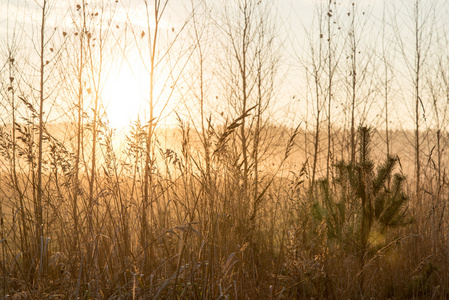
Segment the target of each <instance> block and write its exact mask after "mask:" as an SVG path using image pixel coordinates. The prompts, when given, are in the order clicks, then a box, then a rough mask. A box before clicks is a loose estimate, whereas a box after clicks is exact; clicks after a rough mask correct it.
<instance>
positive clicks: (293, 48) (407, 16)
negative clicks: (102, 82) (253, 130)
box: [0, 0, 449, 125]
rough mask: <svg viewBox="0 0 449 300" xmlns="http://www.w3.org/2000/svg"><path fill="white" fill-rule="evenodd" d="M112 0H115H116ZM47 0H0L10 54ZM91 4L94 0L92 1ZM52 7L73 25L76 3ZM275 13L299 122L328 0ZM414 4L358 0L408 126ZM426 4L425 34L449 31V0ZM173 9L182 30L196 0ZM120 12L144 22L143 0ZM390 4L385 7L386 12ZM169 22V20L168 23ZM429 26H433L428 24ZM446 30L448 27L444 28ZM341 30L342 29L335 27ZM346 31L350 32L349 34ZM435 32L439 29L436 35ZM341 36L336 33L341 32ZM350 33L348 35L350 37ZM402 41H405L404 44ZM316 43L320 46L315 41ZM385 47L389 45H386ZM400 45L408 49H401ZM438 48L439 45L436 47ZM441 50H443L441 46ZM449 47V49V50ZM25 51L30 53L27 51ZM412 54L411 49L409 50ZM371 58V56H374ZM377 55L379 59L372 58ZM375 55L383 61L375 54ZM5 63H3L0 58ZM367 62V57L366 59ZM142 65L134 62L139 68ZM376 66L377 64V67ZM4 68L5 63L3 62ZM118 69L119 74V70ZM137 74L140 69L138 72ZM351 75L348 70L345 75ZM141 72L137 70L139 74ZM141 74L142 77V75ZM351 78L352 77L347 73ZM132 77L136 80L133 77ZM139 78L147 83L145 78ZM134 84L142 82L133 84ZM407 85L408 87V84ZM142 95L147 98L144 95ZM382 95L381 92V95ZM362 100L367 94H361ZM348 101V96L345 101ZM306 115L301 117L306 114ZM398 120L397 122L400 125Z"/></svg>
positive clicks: (366, 35)
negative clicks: (390, 70)
mask: <svg viewBox="0 0 449 300" xmlns="http://www.w3.org/2000/svg"><path fill="white" fill-rule="evenodd" d="M105 1H109V0H105ZM111 1H112V0H111ZM262 1H265V0H262ZM41 2H42V1H34V0H28V1H26V0H0V47H1V48H0V51H2V52H3V53H6V52H5V50H6V45H7V43H6V41H7V39H8V38H7V28H8V27H9V29H8V30H9V32H8V34H9V36H10V37H11V35H12V33H13V32H15V33H16V34H18V35H19V36H20V39H21V40H28V42H30V41H32V40H36V39H37V38H38V30H37V29H36V28H37V27H32V26H31V25H32V24H38V23H39V20H40V18H41V16H40V14H39V9H38V6H37V5H36V3H41ZM87 2H89V1H87ZM50 3H51V4H52V5H51V14H50V17H49V20H48V23H49V24H48V26H49V27H54V26H55V27H56V26H57V27H63V28H64V27H70V26H71V19H70V17H69V14H68V9H67V7H68V5H69V4H70V5H71V6H72V9H74V7H75V5H76V4H77V1H64V0H58V1H50ZM210 3H212V4H213V7H214V9H216V10H220V8H221V4H220V3H223V2H221V1H212V2H210ZM272 3H273V8H274V9H273V15H274V16H275V18H276V22H278V24H277V26H278V30H279V31H278V34H279V40H280V41H282V43H283V45H284V47H283V53H282V56H283V57H282V67H281V68H280V72H281V74H280V76H281V78H282V89H281V92H280V94H279V98H281V100H279V101H278V103H279V111H280V112H281V113H280V116H281V118H288V119H290V120H292V121H293V122H297V118H298V116H300V118H301V117H304V118H305V117H307V116H310V111H309V110H307V109H305V107H306V104H307V103H309V104H310V103H311V101H312V100H313V99H312V98H311V95H310V93H309V91H308V89H310V86H308V85H307V83H308V80H307V78H306V73H307V72H306V69H307V67H308V66H310V59H311V57H310V46H311V43H317V42H319V39H320V34H319V31H318V27H317V24H318V21H319V18H318V13H317V11H318V9H319V7H320V5H323V7H324V6H325V5H327V1H324V0H322V1H320V0H274V1H273V2H272ZM413 3H414V1H412V0H391V1H385V0H359V1H357V7H358V12H359V14H358V17H357V20H356V23H357V24H356V29H355V30H356V35H357V36H358V38H359V41H360V49H361V56H362V57H363V54H365V56H366V54H367V53H370V52H372V51H373V50H374V49H376V50H379V48H380V47H381V46H382V43H381V33H382V24H386V25H387V27H386V31H385V34H386V37H385V40H384V41H385V43H386V47H389V51H390V53H391V55H392V59H393V58H394V64H395V66H394V67H395V69H396V73H395V74H396V78H395V80H396V83H395V84H396V85H395V86H394V89H393V91H392V94H393V95H395V96H396V97H397V99H401V100H400V101H399V100H398V101H397V103H395V104H394V109H395V111H394V113H396V120H397V121H398V124H402V125H403V124H405V123H407V121H406V120H405V119H406V118H411V117H412V115H413V110H412V109H410V107H411V106H408V105H406V102H405V100H404V99H407V98H410V97H411V95H410V93H411V92H412V91H413V89H411V88H410V84H411V83H412V80H411V79H412V78H411V77H410V68H409V67H407V63H410V62H412V61H413V56H411V55H409V54H408V53H406V52H407V51H412V50H413V28H412V26H413V22H412V21H413V20H412V16H413ZM422 3H423V7H424V8H426V6H427V4H429V3H435V5H436V9H435V12H436V14H437V15H436V17H435V19H436V20H434V21H435V24H436V25H434V27H433V29H432V30H433V31H432V30H428V31H426V30H424V31H423V34H424V35H431V34H434V35H435V36H436V35H437V34H438V33H440V32H443V31H444V30H447V23H448V21H447V20H449V18H447V13H446V14H445V13H444V12H449V10H448V6H449V4H448V2H446V1H445V0H425V1H422ZM169 5H170V8H169V10H168V11H167V14H166V15H165V16H164V17H165V18H164V21H163V24H162V25H163V26H164V24H165V27H166V28H167V31H168V29H169V28H171V27H173V28H176V29H178V28H179V27H181V24H182V22H183V19H184V18H185V16H186V11H188V10H189V8H190V7H191V2H190V1H188V0H171V1H170V2H169ZM117 7H118V10H117V12H116V19H115V20H116V22H118V24H119V23H120V22H122V23H126V21H127V20H126V14H125V10H124V9H123V7H126V12H127V13H128V14H129V16H130V21H131V22H132V23H133V24H134V25H141V26H144V25H145V12H144V9H143V7H144V6H143V0H124V1H121V2H120V4H119V5H118V6H117ZM384 7H385V10H384ZM350 10H351V1H349V0H345V1H338V4H337V13H336V12H332V13H335V14H338V18H335V19H336V20H338V23H335V28H337V27H338V28H339V30H340V28H341V32H343V33H341V32H339V33H338V34H340V35H339V37H338V38H339V40H340V42H339V43H341V44H340V46H339V47H340V48H338V49H337V50H338V51H339V52H338V53H339V54H338V55H339V58H338V59H341V61H340V64H341V66H342V69H344V68H345V66H346V65H347V64H348V63H347V62H345V59H344V58H345V56H347V55H346V54H345V53H347V50H344V47H347V44H346V46H345V43H346V42H345V41H344V39H346V38H347V34H346V33H347V32H348V24H349V23H350V22H349V21H350V17H349V15H348V16H347V14H348V13H349V12H350ZM383 13H385V15H386V20H385V21H383ZM433 17H434V16H433V15H432V16H430V15H429V16H427V18H429V20H421V21H422V22H424V23H425V22H430V21H431V20H430V19H432V18H433ZM164 22H166V23H164ZM429 28H430V27H429ZM442 28H445V29H444V30H443V29H442ZM14 29H15V30H14ZM336 32H337V31H336ZM345 32H346V33H345ZM432 32H434V33H432ZM336 34H337V33H336ZM345 34H346V35H345ZM398 41H400V42H401V43H402V44H399V43H398ZM315 46H316V44H315ZM384 46H385V45H384ZM400 46H402V47H403V48H402V49H400ZM427 46H429V49H430V51H429V53H430V56H432V55H434V53H433V51H434V50H433V46H432V45H427ZM27 47H29V48H28V51H30V53H31V52H32V51H33V46H32V45H31V44H28V46H27ZM435 49H436V48H435ZM440 49H441V48H440ZM446 50H447V49H446ZM25 52H26V51H25ZM410 53H412V52H410ZM370 59H371V58H370ZM373 59H374V58H373ZM375 59H378V57H376V58H375ZM0 63H1V62H0ZM362 63H363V61H362ZM136 65H137V64H134V66H136ZM373 66H375V68H374V67H373ZM373 66H372V68H374V69H373V70H372V71H376V69H377V70H380V69H381V65H380V63H377V62H376V64H374V65H373ZM0 68H2V65H0ZM116 73H117V72H116ZM136 73H137V74H139V73H140V72H139V71H137V72H136ZM346 75H347V74H346ZM346 75H344V76H343V75H341V74H340V77H341V78H340V80H345V79H344V77H345V76H346ZM134 76H136V74H134ZM131 77H132V75H130V71H129V70H125V71H124V72H123V74H121V75H117V76H111V78H112V79H111V80H110V81H109V82H108V83H107V84H106V86H107V89H108V90H109V96H108V97H110V98H113V97H117V98H118V96H117V95H121V96H120V97H124V96H125V92H124V91H123V90H120V88H118V86H120V84H119V83H122V85H123V82H124V81H126V84H127V85H128V86H132V87H131V88H128V89H127V90H128V91H129V90H135V91H138V90H139V89H140V87H139V85H140V86H142V85H145V82H141V83H139V82H138V81H139V79H136V78H131ZM137 77H139V76H137ZM346 77H347V76H346ZM130 78H131V79H130ZM140 80H142V81H143V79H142V77H140ZM134 84H137V85H136V86H134ZM407 86H408V88H404V87H407ZM338 93H339V95H336V99H337V100H338V99H344V98H345V96H346V95H345V93H346V92H345V91H344V90H343V89H340V90H339V91H338ZM138 95H139V93H138V92H136V94H135V95H134V96H135V97H139V96H138ZM142 97H143V96H142ZM377 97H379V96H377ZM361 98H363V95H361ZM341 101H343V100H341ZM375 102H376V103H375V104H373V105H371V106H370V107H368V108H364V109H369V110H370V114H371V117H370V118H371V119H375V116H376V115H379V114H382V110H383V106H382V102H381V101H375ZM121 105H122V102H119V101H118V100H117V101H116V102H115V103H114V101H112V102H111V104H110V105H109V106H110V110H109V113H111V114H116V115H117V117H118V116H120V115H123V114H126V113H124V111H123V110H122V106H121ZM335 105H336V109H339V108H338V105H339V103H338V101H336V103H335ZM131 106H132V107H135V111H129V112H128V114H130V116H129V118H131V115H133V114H135V112H136V111H139V108H138V107H139V104H138V103H137V102H136V103H133V104H132V105H131ZM301 114H302V116H301ZM398 124H396V125H398Z"/></svg>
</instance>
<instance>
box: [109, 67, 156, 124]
mask: <svg viewBox="0 0 449 300" xmlns="http://www.w3.org/2000/svg"><path fill="white" fill-rule="evenodd" d="M139 75H140V76H139ZM139 75H137V74H136V73H133V72H132V71H131V70H130V69H129V68H125V67H122V68H120V69H117V70H112V71H111V73H110V75H109V78H108V80H107V82H106V84H105V87H104V93H103V98H104V105H105V107H106V113H107V115H108V119H109V124H110V125H111V127H113V128H116V129H123V128H125V127H127V126H128V125H129V124H130V123H131V122H132V121H134V120H136V119H137V117H138V115H139V113H140V112H142V111H143V110H144V109H145V107H146V106H147V105H148V103H147V100H146V99H147V97H148V89H147V88H146V87H145V85H144V82H143V80H142V77H144V76H143V74H139Z"/></svg>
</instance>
